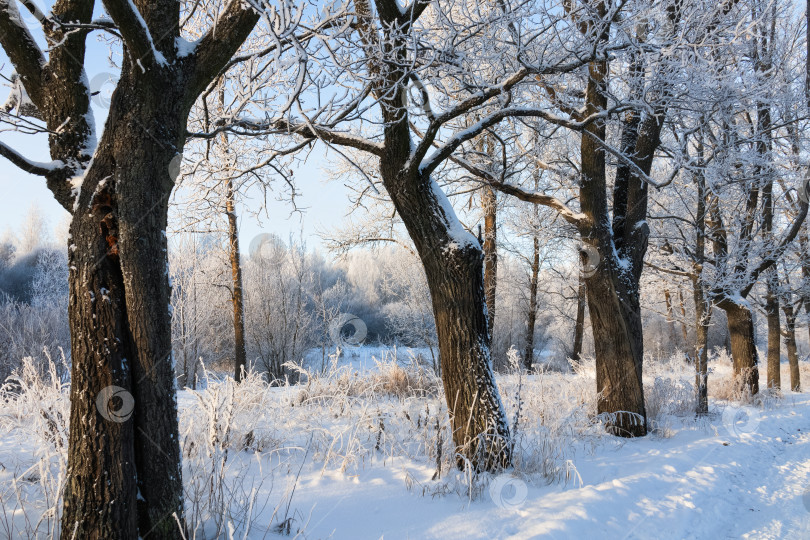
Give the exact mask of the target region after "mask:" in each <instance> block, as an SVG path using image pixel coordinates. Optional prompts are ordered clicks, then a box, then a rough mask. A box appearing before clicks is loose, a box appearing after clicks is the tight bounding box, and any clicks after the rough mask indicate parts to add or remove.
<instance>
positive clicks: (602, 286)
mask: <svg viewBox="0 0 810 540" xmlns="http://www.w3.org/2000/svg"><path fill="white" fill-rule="evenodd" d="M586 290H587V296H588V312H589V313H590V315H591V328H592V331H593V342H594V353H595V355H596V359H597V361H596V390H597V392H599V400H598V404H597V409H598V412H599V413H600V414H602V413H604V414H607V415H610V416H615V418H609V419H608V425H609V428H610V430H611V431H612V432H613V433H615V434H616V435H620V436H626V437H636V436H642V435H645V434H646V433H647V414H646V409H645V406H644V389H643V386H642V378H641V369H642V367H641V366H642V355H643V343H644V341H643V335H642V333H641V318H640V317H638V316H637V314H636V312H635V309H634V308H633V306H632V305H629V306H626V305H624V304H623V303H622V302H621V301H620V299H619V295H618V294H617V292H616V290H615V288H614V285H613V281H612V279H611V276H610V274H609V272H607V271H600V272H596V273H595V274H594V275H593V276H591V277H590V278H588V279H587V280H586Z"/></svg>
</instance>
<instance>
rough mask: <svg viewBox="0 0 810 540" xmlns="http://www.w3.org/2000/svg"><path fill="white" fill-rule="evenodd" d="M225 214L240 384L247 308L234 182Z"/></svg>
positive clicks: (229, 182)
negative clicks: (244, 294)
mask: <svg viewBox="0 0 810 540" xmlns="http://www.w3.org/2000/svg"><path fill="white" fill-rule="evenodd" d="M225 189H226V194H225V212H226V213H227V215H228V247H229V256H230V260H231V280H232V284H233V285H232V286H233V296H232V297H231V300H232V303H233V346H234V351H233V364H234V376H233V377H234V380H235V381H236V382H239V381H241V380H242V376H243V374H244V373H246V370H247V352H246V350H245V307H244V300H243V294H242V264H241V262H240V260H239V227H238V224H237V220H236V206H235V202H234V193H233V181H232V180H231V179H230V178H229V179H228V180H227V181H226V188H225Z"/></svg>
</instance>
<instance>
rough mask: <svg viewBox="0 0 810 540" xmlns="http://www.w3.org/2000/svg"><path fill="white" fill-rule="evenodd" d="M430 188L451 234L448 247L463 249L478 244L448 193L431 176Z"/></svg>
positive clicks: (448, 232)
mask: <svg viewBox="0 0 810 540" xmlns="http://www.w3.org/2000/svg"><path fill="white" fill-rule="evenodd" d="M430 189H431V190H432V191H433V194H434V196H435V197H436V202H437V203H438V204H439V209H440V210H441V213H442V215H441V216H440V217H441V218H442V220H443V221H444V222H445V224H446V225H447V234H448V235H449V236H450V239H451V244H450V245H448V246H447V248H448V249H461V248H464V247H468V246H476V247H477V246H478V245H479V244H478V239H477V238H476V237H475V236H473V235H472V233H470V232H469V231H468V230H467V229H465V228H464V226H463V225H462V224H461V221H459V219H458V217H457V216H456V211H455V210H453V205H452V204H450V200H449V199H448V198H447V195H445V194H444V191H442V188H440V187H439V184H437V183H436V181H435V180H434V179H433V178H430Z"/></svg>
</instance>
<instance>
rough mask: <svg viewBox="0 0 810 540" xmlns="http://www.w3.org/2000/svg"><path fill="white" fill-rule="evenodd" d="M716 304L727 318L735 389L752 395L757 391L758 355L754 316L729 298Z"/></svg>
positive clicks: (743, 306) (746, 308) (745, 307)
mask: <svg viewBox="0 0 810 540" xmlns="http://www.w3.org/2000/svg"><path fill="white" fill-rule="evenodd" d="M718 306H719V307H720V308H721V309H722V310H723V311H725V313H726V318H727V319H728V333H729V338H730V340H731V358H732V361H733V363H734V377H735V385H736V387H737V391H739V392H741V393H748V394H750V395H754V394H756V393H758V392H759V368H758V367H757V364H758V363H759V357H758V355H757V347H756V335H755V333H754V317H753V314H752V313H751V310H750V309H749V308H748V307H747V306H745V305H742V304H739V303H737V302H734V301H733V300H731V299H724V300H722V301H721V302H719V303H718Z"/></svg>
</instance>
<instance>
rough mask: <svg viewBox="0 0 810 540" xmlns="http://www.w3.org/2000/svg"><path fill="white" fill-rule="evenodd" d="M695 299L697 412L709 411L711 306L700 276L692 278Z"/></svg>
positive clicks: (704, 412) (705, 412)
mask: <svg viewBox="0 0 810 540" xmlns="http://www.w3.org/2000/svg"><path fill="white" fill-rule="evenodd" d="M693 291H694V299H695V389H696V392H697V411H696V412H697V414H707V413H708V412H709V385H708V376H709V325H710V323H711V317H712V311H711V310H712V308H711V305H710V304H709V303H708V302H707V301H706V294H705V291H704V290H703V280H702V277H699V278H697V279H694V280H693Z"/></svg>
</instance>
